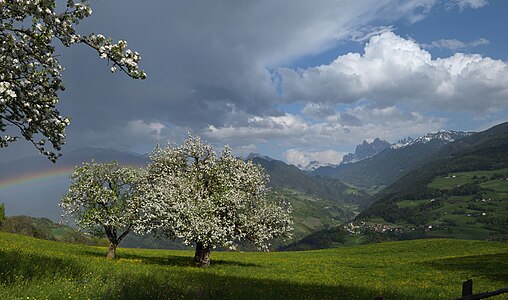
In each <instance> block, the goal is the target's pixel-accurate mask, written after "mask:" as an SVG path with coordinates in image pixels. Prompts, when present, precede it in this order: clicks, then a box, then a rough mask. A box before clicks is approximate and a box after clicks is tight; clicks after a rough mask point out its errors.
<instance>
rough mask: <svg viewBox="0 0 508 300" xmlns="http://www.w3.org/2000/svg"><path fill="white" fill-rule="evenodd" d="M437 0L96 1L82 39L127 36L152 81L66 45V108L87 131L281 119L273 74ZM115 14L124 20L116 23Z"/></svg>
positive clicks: (425, 10)
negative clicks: (116, 70) (144, 123)
mask: <svg viewBox="0 0 508 300" xmlns="http://www.w3.org/2000/svg"><path fill="white" fill-rule="evenodd" d="M435 2H436V1H429V0H425V1H422V0H418V1H416V0H412V1H402V0H386V1H377V0H366V1H329V0H316V1H312V2H309V1H304V0H296V1H294V0H282V1H276V2H274V1H270V0H260V1H240V2H235V3H234V4H232V2H230V1H225V0H219V1H205V2H203V1H195V0H189V1H176V0H173V1H166V0H164V1H163V0H157V1H150V4H149V5H147V4H146V3H145V2H142V1H141V2H140V1H134V0H125V1H123V2H122V5H121V6H118V5H117V4H115V3H113V2H108V1H103V2H100V1H98V2H94V4H93V9H94V14H93V15H92V16H91V17H90V18H89V19H88V20H85V21H84V22H82V23H81V24H80V32H83V33H85V32H102V33H104V34H106V35H111V36H113V37H115V38H125V39H126V40H127V41H128V42H129V46H130V47H132V48H133V49H134V50H137V51H139V52H140V53H141V55H142V60H141V64H140V65H141V67H142V68H143V69H145V70H146V71H147V73H148V76H149V77H148V79H147V80H146V81H144V82H138V81H132V80H130V79H128V78H125V77H124V76H121V74H110V72H108V69H107V67H106V66H105V65H104V63H103V62H101V61H100V60H98V59H97V57H96V55H95V53H93V51H91V50H90V49H87V48H86V47H76V48H72V49H64V48H62V57H60V60H61V61H62V63H63V65H64V66H65V67H66V72H65V74H64V80H65V82H66V83H67V87H68V88H67V90H66V91H65V93H62V101H61V105H62V106H61V107H62V109H61V110H62V112H63V113H64V114H65V115H68V116H71V117H72V122H73V126H75V127H74V128H77V129H79V130H80V131H86V130H91V131H101V130H104V128H114V127H118V126H122V125H121V124H125V120H140V119H141V120H155V121H156V122H161V123H163V124H169V123H171V124H174V125H175V126H178V127H190V128H192V129H194V130H196V131H197V130H201V129H202V128H207V127H208V125H214V126H216V127H223V126H227V125H228V124H233V123H237V122H242V121H245V120H247V119H249V118H250V117H253V116H277V115H281V113H282V112H281V110H280V109H278V104H279V103H280V102H281V101H283V100H284V99H281V97H280V96H279V95H278V90H277V86H276V84H275V83H274V82H273V78H272V74H271V72H270V70H273V69H274V68H277V67H278V66H280V65H284V64H287V63H291V62H293V61H294V60H296V59H299V58H302V57H305V56H308V55H316V54H319V53H322V52H323V51H326V50H328V49H331V48H332V47H334V46H336V45H337V43H338V42H339V41H341V40H349V39H350V38H351V32H362V34H363V38H365V37H367V36H370V35H372V34H373V33H378V32H381V31H383V30H386V28H389V25H383V24H390V23H391V22H394V21H397V20H400V19H408V20H409V19H411V20H413V19H415V16H422V15H425V14H426V13H428V11H429V10H430V8H431V7H432V6H433V5H435ZM111 15H121V16H123V17H122V18H118V19H117V20H116V21H115V22H113V23H112V22H110V20H111ZM132 20H136V22H133V21H132ZM374 24H375V25H374ZM387 26H388V27H387ZM355 37H356V38H357V39H359V38H362V35H355ZM97 142H99V140H98V141H97Z"/></svg>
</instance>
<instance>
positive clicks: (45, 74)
mask: <svg viewBox="0 0 508 300" xmlns="http://www.w3.org/2000/svg"><path fill="white" fill-rule="evenodd" d="M56 3H57V1H55V0H49V1H33V0H16V1H0V66H1V68H0V132H5V131H6V130H7V129H8V126H9V127H11V128H15V129H16V130H18V131H19V132H20V135H21V136H22V137H24V138H25V139H26V140H28V141H30V142H31V143H32V144H33V145H34V146H35V147H36V148H37V149H38V150H39V151H40V152H41V153H42V154H44V155H47V156H48V158H49V159H51V160H52V161H55V160H56V159H57V158H58V156H59V154H58V151H60V150H61V146H62V145H63V144H64V142H65V128H66V126H67V125H69V119H68V118H64V117H62V116H61V115H60V112H59V111H58V110H57V109H56V104H57V103H58V99H59V98H58V92H59V91H63V90H64V89H65V86H64V84H63V82H62V79H61V72H62V71H63V70H64V68H63V67H62V66H61V65H60V64H59V62H58V59H57V56H58V55H57V54H56V53H55V46H54V42H55V41H57V40H59V41H60V42H61V43H62V44H63V45H64V46H66V47H69V46H71V45H73V44H77V43H82V44H86V45H88V46H90V47H91V48H92V49H94V50H95V51H97V53H98V54H99V56H100V57H101V58H103V59H105V58H108V64H111V65H112V66H111V70H112V71H113V70H114V71H116V70H121V71H122V72H124V73H126V74H127V75H128V76H130V77H132V78H136V79H144V78H146V74H145V72H144V71H142V70H139V68H138V63H139V61H140V59H141V57H140V55H139V54H138V53H137V52H133V51H131V50H129V49H127V42H125V41H123V40H120V41H118V42H116V43H115V42H113V41H112V39H111V38H106V37H104V36H103V35H102V34H89V35H80V34H78V33H77V32H76V29H75V27H76V26H77V25H78V24H79V22H80V21H81V20H83V19H85V18H87V17H89V16H90V15H91V14H92V10H91V8H90V4H89V1H88V0H81V1H72V0H69V1H67V5H66V8H65V9H62V11H61V12H56V11H55V10H56V8H57V4H56ZM28 119H30V120H31V122H25V121H26V120H28ZM18 138H19V137H10V136H9V138H8V139H7V138H4V137H1V136H0V147H7V146H8V145H9V144H10V143H12V142H14V141H16V140H18ZM39 138H41V140H42V139H47V141H49V142H50V143H51V145H50V147H52V149H51V150H48V149H45V148H44V147H42V146H41V144H40V140H38V139H39Z"/></svg>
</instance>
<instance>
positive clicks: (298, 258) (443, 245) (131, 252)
mask: <svg viewBox="0 0 508 300" xmlns="http://www.w3.org/2000/svg"><path fill="white" fill-rule="evenodd" d="M105 253H106V249H105V248H101V247H90V246H82V245H73V244H64V243H58V242H51V241H44V240H38V239H34V238H29V237H24V236H19V235H13V234H7V233H0V262H1V264H0V299H89V298H90V299H210V298H214V299H374V297H375V296H376V295H383V296H385V299H453V298H455V297H458V296H460V291H461V284H462V282H463V281H464V280H466V279H468V278H472V279H473V280H474V286H475V292H484V291H488V290H495V289H499V288H503V287H508V244H507V243H493V242H481V241H460V240H446V239H434V240H415V241H405V242H395V243H382V244H374V245H365V246H357V247H346V248H336V249H328V250H319V251H303V252H273V253H260V252H251V253H248V252H246V253H242V252H212V266H211V267H210V268H208V269H198V268H195V267H193V266H192V255H193V253H192V252H189V251H168V250H143V249H119V250H118V257H119V259H118V260H116V261H108V260H106V259H105ZM498 299H503V298H502V297H500V298H498Z"/></svg>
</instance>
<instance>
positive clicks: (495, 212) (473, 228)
mask: <svg viewBox="0 0 508 300" xmlns="http://www.w3.org/2000/svg"><path fill="white" fill-rule="evenodd" d="M507 167H508V123H504V124H500V125H498V126H495V127H493V128H491V129H489V130H486V131H484V132H480V133H476V134H473V135H472V136H470V137H467V138H464V139H462V140H460V141H457V142H453V143H450V144H449V145H447V146H445V147H443V148H442V149H441V150H440V151H439V152H438V153H437V154H436V159H435V160H434V161H432V162H430V163H428V164H426V165H425V166H422V167H421V168H419V169H418V170H415V171H413V172H410V173H409V174H407V175H405V176H404V177H402V178H401V179H400V180H398V181H397V182H396V183H394V184H393V185H391V186H390V187H388V188H387V189H386V190H384V191H383V192H382V193H381V194H379V195H378V196H377V199H378V200H377V201H376V202H375V203H374V204H373V205H371V206H370V207H369V208H368V209H366V210H364V211H363V212H361V213H360V214H359V216H358V217H357V219H356V221H357V222H367V223H373V221H372V220H374V221H376V222H378V223H382V224H386V225H388V226H390V227H392V228H393V227H401V228H404V229H406V230H405V231H406V233H407V234H408V237H410V238H412V237H413V236H414V235H416V236H421V235H423V236H447V237H457V238H473V239H507V238H508V231H507V229H506V228H508V211H507V209H508V193H507V190H508V181H507V180H506V178H507V177H508V169H506V168H507ZM425 226H426V227H427V228H426V229H425V228H424V227H425ZM429 226H431V228H429ZM408 228H410V230H411V231H410V232H407V229H408ZM422 230H423V231H422Z"/></svg>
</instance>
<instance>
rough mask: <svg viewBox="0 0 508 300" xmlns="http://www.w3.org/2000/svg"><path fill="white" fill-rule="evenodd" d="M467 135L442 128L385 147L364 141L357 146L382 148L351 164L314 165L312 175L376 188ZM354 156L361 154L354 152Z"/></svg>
mask: <svg viewBox="0 0 508 300" xmlns="http://www.w3.org/2000/svg"><path fill="white" fill-rule="evenodd" d="M469 135H471V133H466V132H457V131H444V130H443V131H438V132H434V133H429V134H426V135H424V136H422V137H420V138H417V139H411V138H408V139H406V140H404V141H399V143H397V144H392V145H389V146H388V145H387V143H386V142H384V141H381V140H379V139H378V142H373V143H372V144H370V145H369V144H368V143H366V142H364V143H363V144H362V145H359V147H357V149H358V148H360V149H363V148H366V147H370V148H371V149H382V150H381V151H380V152H379V153H377V154H375V155H373V156H370V157H368V158H365V159H363V160H360V161H358V162H355V163H347V164H340V165H338V166H329V167H321V168H317V169H316V170H314V171H313V172H312V174H313V175H318V176H324V177H330V178H336V179H339V180H341V181H343V182H345V183H348V184H351V185H354V186H357V187H361V188H364V189H368V190H371V191H379V190H380V189H382V188H383V187H385V186H388V185H390V184H392V183H393V182H395V181H396V180H397V179H398V178H400V177H401V176H402V175H404V174H405V173H406V172H407V171H409V170H411V169H413V168H415V167H416V166H418V165H419V164H421V163H423V162H425V161H426V160H427V159H429V158H432V157H433V155H434V154H435V153H436V152H437V151H439V149H441V148H442V147H443V146H444V145H447V144H449V143H450V142H452V141H455V140H460V139H462V138H464V137H467V136H469ZM373 144H374V145H373ZM361 153H365V152H361ZM371 153H372V152H371ZM351 157H352V156H351ZM356 157H358V158H359V157H361V156H359V155H356Z"/></svg>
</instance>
